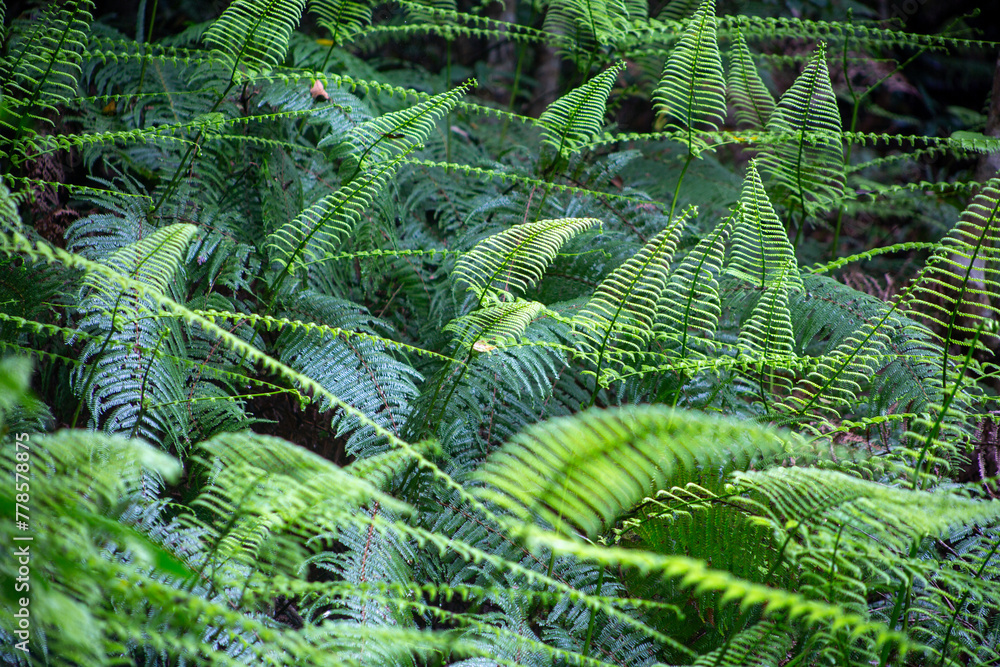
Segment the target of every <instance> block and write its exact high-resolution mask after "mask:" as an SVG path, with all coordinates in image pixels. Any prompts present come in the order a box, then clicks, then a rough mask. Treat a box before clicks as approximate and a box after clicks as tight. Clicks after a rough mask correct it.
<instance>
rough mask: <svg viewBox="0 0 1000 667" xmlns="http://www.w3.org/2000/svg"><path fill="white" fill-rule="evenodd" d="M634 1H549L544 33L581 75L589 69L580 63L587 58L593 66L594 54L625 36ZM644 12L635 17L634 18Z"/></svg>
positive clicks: (633, 10) (633, 8)
mask: <svg viewBox="0 0 1000 667" xmlns="http://www.w3.org/2000/svg"><path fill="white" fill-rule="evenodd" d="M635 4H636V3H634V2H632V3H629V2H626V1H625V0H582V1H580V0H548V2H546V5H547V10H548V11H546V14H545V24H544V30H545V32H546V33H548V35H549V39H552V37H555V38H556V39H557V40H558V41H556V45H557V46H558V47H559V49H560V51H561V52H562V53H564V54H566V55H568V56H570V57H573V58H574V59H576V60H577V61H578V66H579V67H580V69H585V70H586V71H584V74H585V75H586V74H589V73H590V72H589V67H586V66H585V65H583V64H582V63H580V62H579V61H580V59H581V57H583V56H586V62H587V63H593V54H594V53H595V52H596V51H597V50H599V49H602V48H606V47H607V46H613V45H615V44H616V43H618V42H619V41H621V40H622V39H623V38H624V37H625V35H626V34H627V28H628V23H629V19H630V18H632V16H633V14H632V12H635V10H636V7H635ZM644 14H645V12H641V13H639V14H634V16H635V17H636V18H639V17H641V16H642V15H644Z"/></svg>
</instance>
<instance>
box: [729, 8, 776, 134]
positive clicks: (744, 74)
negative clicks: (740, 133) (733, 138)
mask: <svg viewBox="0 0 1000 667" xmlns="http://www.w3.org/2000/svg"><path fill="white" fill-rule="evenodd" d="M727 83H728V84H729V85H728V88H727V90H728V92H729V97H730V99H731V101H732V103H733V109H734V110H735V111H736V123H737V125H740V124H742V125H743V126H744V127H749V128H751V129H764V128H765V127H766V126H767V123H768V121H769V120H770V119H771V114H772V113H774V98H773V97H771V91H769V90H768V89H767V87H766V86H765V85H764V82H763V81H762V80H761V78H760V73H758V72H757V66H756V65H755V64H754V62H753V58H751V57H750V50H749V49H748V48H747V43H746V40H745V39H743V33H742V32H740V30H739V28H737V29H736V39H734V40H733V48H732V51H731V52H730V54H729V76H728V77H727Z"/></svg>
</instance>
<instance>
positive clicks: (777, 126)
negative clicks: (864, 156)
mask: <svg viewBox="0 0 1000 667" xmlns="http://www.w3.org/2000/svg"><path fill="white" fill-rule="evenodd" d="M766 129H767V130H768V131H769V132H791V133H793V134H796V135H798V136H797V137H796V138H795V139H794V141H793V142H792V143H791V144H789V143H785V142H781V143H777V144H771V145H768V146H766V147H765V148H764V149H763V150H762V151H761V152H760V154H759V155H758V161H759V163H760V166H761V170H762V171H766V172H767V173H768V174H770V175H771V176H772V178H774V180H775V182H776V183H777V184H778V185H779V186H780V187H781V188H782V189H783V190H784V191H786V192H787V193H788V195H789V196H790V197H791V198H792V199H794V200H796V201H797V203H798V208H799V210H800V212H801V219H800V221H799V225H798V229H797V230H796V235H795V239H796V242H795V245H797V243H798V240H799V238H801V236H802V231H803V228H804V227H805V224H806V220H807V218H808V217H810V216H811V215H812V214H813V211H814V210H815V209H823V208H825V207H827V206H829V204H831V203H833V202H835V201H837V200H839V198H840V197H841V195H842V194H843V188H844V155H843V139H842V137H841V131H842V127H841V120H840V111H839V110H838V109H837V104H836V96H835V95H834V92H833V88H832V86H831V84H830V73H829V70H828V68H827V64H826V45H825V43H820V44H819V45H817V47H816V51H815V52H814V54H813V57H812V58H811V59H810V61H809V64H808V65H807V66H806V68H805V69H804V70H803V71H802V74H800V75H799V77H798V78H797V79H796V80H795V83H793V84H792V87H791V88H789V89H788V90H787V91H785V94H784V95H782V96H781V99H780V100H779V101H778V104H777V106H776V107H775V109H774V111H773V113H772V114H771V116H770V119H769V120H768V123H767V126H766ZM807 197H808V199H809V201H808V202H807Z"/></svg>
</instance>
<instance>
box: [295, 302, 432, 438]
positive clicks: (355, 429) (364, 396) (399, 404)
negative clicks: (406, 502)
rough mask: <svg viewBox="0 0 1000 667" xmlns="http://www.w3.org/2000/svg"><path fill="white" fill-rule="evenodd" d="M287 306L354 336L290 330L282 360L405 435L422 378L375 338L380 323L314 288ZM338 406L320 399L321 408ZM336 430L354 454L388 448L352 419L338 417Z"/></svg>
mask: <svg viewBox="0 0 1000 667" xmlns="http://www.w3.org/2000/svg"><path fill="white" fill-rule="evenodd" d="M285 305H286V307H287V308H288V309H289V312H290V313H291V314H295V313H302V312H305V313H310V314H311V317H312V318H314V319H316V320H319V321H321V322H322V323H323V324H325V325H327V326H331V327H334V328H336V329H339V330H344V331H347V332H351V333H353V334H354V335H336V334H334V335H330V333H328V331H324V330H323V329H320V328H306V327H301V328H299V327H295V326H288V327H286V328H285V330H284V331H283V332H282V334H281V335H280V336H279V337H278V340H277V341H275V348H276V349H277V351H278V358H279V359H280V360H281V361H282V362H284V363H286V364H288V366H289V367H290V368H293V369H295V370H296V371H298V372H300V373H302V374H304V375H306V376H308V377H310V378H312V379H313V380H315V381H316V382H318V383H320V384H321V385H323V387H325V388H326V389H327V390H328V391H330V393H332V394H335V395H336V396H339V397H340V399H341V400H343V401H344V402H346V403H348V404H350V405H352V406H354V407H355V408H356V409H357V410H359V411H361V412H363V413H364V414H366V415H371V417H372V419H373V421H375V422H376V423H377V424H379V425H380V426H382V427H383V428H385V429H387V430H390V431H392V432H394V433H399V432H400V431H401V429H402V427H403V425H404V424H405V423H406V421H407V419H408V417H409V413H410V406H411V403H412V401H413V399H414V398H415V397H416V395H417V388H416V382H418V381H419V380H420V374H419V373H417V372H416V371H415V370H414V369H413V368H412V367H411V366H410V365H409V364H407V363H406V362H405V361H403V360H400V359H398V358H396V356H394V355H393V354H392V353H391V352H390V351H389V349H388V347H387V346H386V345H384V344H382V343H381V341H380V340H379V339H378V337H376V336H375V330H376V327H377V326H378V325H379V323H378V322H376V321H375V320H374V318H372V317H371V316H369V315H368V313H367V312H365V311H363V310H361V309H359V308H358V307H357V305H356V304H354V303H352V302H350V301H345V300H342V299H337V298H335V297H332V296H326V295H323V294H318V293H316V292H313V291H311V290H306V291H304V292H302V293H300V294H298V295H296V297H295V299H294V300H290V301H289V302H288V303H287V304H285ZM332 407H334V406H332V405H331V404H330V403H329V402H328V401H324V400H322V399H320V409H321V410H324V411H325V410H327V409H330V408H332ZM332 427H334V428H335V429H336V433H337V435H338V436H348V439H347V450H348V452H349V453H350V454H351V455H354V456H358V455H365V456H366V455H370V454H371V453H373V452H375V451H377V450H378V447H379V446H382V447H384V445H385V443H384V441H382V440H381V439H380V438H379V437H378V434H377V433H375V432H374V431H372V430H371V429H370V428H368V427H367V426H366V425H365V424H362V423H359V422H358V421H357V420H356V419H352V418H351V417H350V416H349V415H342V414H335V415H334V417H333V420H332Z"/></svg>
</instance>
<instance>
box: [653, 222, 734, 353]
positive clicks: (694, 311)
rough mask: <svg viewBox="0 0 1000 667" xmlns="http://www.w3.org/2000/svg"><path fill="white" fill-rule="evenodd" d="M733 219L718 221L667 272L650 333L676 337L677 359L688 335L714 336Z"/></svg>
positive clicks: (686, 345) (684, 346) (682, 351)
mask: <svg viewBox="0 0 1000 667" xmlns="http://www.w3.org/2000/svg"><path fill="white" fill-rule="evenodd" d="M735 217H737V214H736V213H735V212H734V213H733V214H732V215H730V216H729V217H727V218H725V219H724V220H721V221H720V222H719V223H718V224H716V226H715V228H714V229H713V230H712V231H711V232H709V233H708V234H707V235H705V236H704V237H702V239H701V240H700V241H698V245H697V246H695V248H694V250H692V251H691V252H689V253H688V254H687V255H686V256H685V257H684V259H683V260H681V262H680V264H678V265H677V268H675V269H674V270H673V271H672V272H671V273H670V277H669V278H668V280H667V284H666V287H665V288H664V290H663V293H662V294H661V295H660V299H659V301H658V302H657V304H656V313H657V317H656V321H655V322H654V323H653V331H654V332H655V334H656V335H657V336H663V335H666V336H670V337H675V338H679V339H680V340H681V352H680V356H681V357H686V356H687V354H688V350H687V347H688V336H689V335H693V334H701V335H703V336H705V337H706V338H709V339H711V338H712V337H713V336H714V335H715V330H716V327H717V326H718V324H719V317H720V316H721V314H722V301H721V299H720V297H719V275H720V274H721V273H722V264H723V260H724V257H725V244H726V240H727V237H728V236H729V233H730V230H731V229H732V226H733V219H734V218H735Z"/></svg>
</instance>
